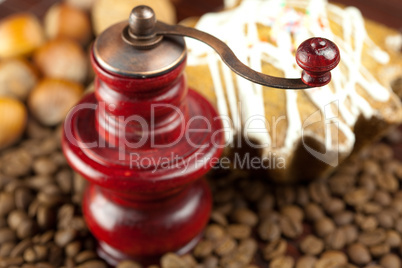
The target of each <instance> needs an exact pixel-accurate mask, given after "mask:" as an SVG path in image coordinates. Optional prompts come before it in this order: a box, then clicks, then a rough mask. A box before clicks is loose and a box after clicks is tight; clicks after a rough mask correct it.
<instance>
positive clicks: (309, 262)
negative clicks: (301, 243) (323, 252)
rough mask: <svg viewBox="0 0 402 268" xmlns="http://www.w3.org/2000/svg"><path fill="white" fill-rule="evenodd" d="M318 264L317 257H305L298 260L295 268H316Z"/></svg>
mask: <svg viewBox="0 0 402 268" xmlns="http://www.w3.org/2000/svg"><path fill="white" fill-rule="evenodd" d="M316 262H317V258H316V257H313V256H310V255H305V256H302V257H300V258H299V259H298V260H297V262H296V267H295V268H314V267H315V263H316Z"/></svg>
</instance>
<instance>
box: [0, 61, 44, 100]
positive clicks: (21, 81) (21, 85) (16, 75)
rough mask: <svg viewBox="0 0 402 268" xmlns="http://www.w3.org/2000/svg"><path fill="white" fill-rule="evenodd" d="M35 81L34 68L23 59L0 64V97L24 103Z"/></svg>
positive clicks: (36, 77)
mask: <svg viewBox="0 0 402 268" xmlns="http://www.w3.org/2000/svg"><path fill="white" fill-rule="evenodd" d="M37 81H38V76H37V72H36V70H35V68H34V67H33V66H32V65H31V64H30V63H29V62H28V61H26V60H24V59H20V58H12V59H8V60H5V61H3V62H1V63H0V96H3V97H11V98H16V99H19V100H22V101H24V100H25V99H26V98H27V97H28V94H29V92H30V91H31V89H32V88H33V87H34V86H35V84H36V83H37Z"/></svg>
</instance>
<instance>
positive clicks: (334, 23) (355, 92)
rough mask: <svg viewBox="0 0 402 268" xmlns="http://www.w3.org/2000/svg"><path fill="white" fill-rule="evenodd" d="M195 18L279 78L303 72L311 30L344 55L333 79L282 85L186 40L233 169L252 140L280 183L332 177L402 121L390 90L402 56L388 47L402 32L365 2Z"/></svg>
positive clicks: (272, 6) (192, 80)
mask: <svg viewBox="0 0 402 268" xmlns="http://www.w3.org/2000/svg"><path fill="white" fill-rule="evenodd" d="M228 2H230V1H228ZM194 23H195V25H194V26H195V27H196V28H197V29H199V30H202V31H205V32H208V33H210V34H212V35H214V36H216V37H217V38H219V39H221V40H223V41H224V42H226V43H227V44H228V46H229V47H230V48H231V49H232V50H233V51H234V53H235V54H236V55H237V57H238V58H239V59H240V60H241V61H242V62H243V63H245V64H247V65H249V66H250V67H251V68H253V69H254V70H256V71H261V72H263V73H267V74H269V75H273V76H280V77H286V78H300V75H301V71H302V69H300V68H299V67H298V66H297V65H296V61H295V56H294V55H295V51H296V49H297V47H298V45H299V44H300V43H302V42H303V41H304V40H306V39H308V38H310V37H313V36H317V37H324V38H327V39H330V40H332V41H333V42H334V43H336V44H337V45H338V47H339V50H340V53H341V62H340V64H339V65H338V67H337V68H335V69H334V70H333V71H332V72H331V73H332V81H331V82H330V83H329V84H328V85H327V86H324V87H319V88H311V89H306V90H297V91H296V90H282V89H274V88H265V87H263V86H260V85H257V84H253V83H252V82H249V81H247V80H245V79H244V78H242V77H239V76H237V75H235V74H234V73H233V72H231V71H230V69H229V68H228V67H227V66H225V65H224V64H223V63H222V61H221V60H220V58H219V56H218V55H217V54H216V53H215V52H214V51H213V50H212V49H211V48H209V47H208V46H207V45H205V44H203V43H201V42H199V41H196V40H191V39H187V40H186V41H187V46H188V66H187V69H186V73H187V78H188V84H189V87H190V88H192V89H194V90H196V91H199V92H201V93H202V94H203V95H204V96H206V97H207V98H208V99H209V100H210V101H211V102H212V103H213V104H214V105H215V107H216V108H217V109H218V111H219V113H220V115H221V118H222V119H223V120H222V121H223V124H224V127H225V130H226V131H225V138H226V141H227V150H226V152H227V156H228V155H230V156H231V159H232V162H231V164H232V166H234V167H236V165H237V167H238V166H239V163H240V162H239V161H238V160H239V159H240V161H243V162H242V164H243V165H244V161H248V160H247V159H245V158H244V157H248V153H247V152H244V150H242V151H241V152H242V153H241V155H240V156H239V155H234V154H238V150H236V148H239V147H244V145H245V144H246V145H247V146H246V147H251V148H254V150H253V151H256V152H258V155H259V157H260V159H262V162H261V167H262V169H263V170H266V171H267V172H268V176H269V177H271V178H272V179H274V180H276V181H279V182H292V181H296V180H305V179H315V178H320V177H325V176H328V174H329V173H330V172H331V171H333V170H334V168H336V167H337V166H338V165H339V164H340V163H341V162H342V161H343V160H345V159H346V158H348V157H351V156H352V155H354V154H355V153H357V152H358V151H360V150H361V149H362V148H364V147H365V145H367V144H369V143H372V142H373V141H375V140H376V139H378V138H379V137H381V136H382V135H383V134H384V133H385V131H387V129H389V128H391V127H392V126H395V125H398V124H400V123H401V122H402V106H401V101H400V99H399V97H397V95H396V94H395V93H394V92H393V91H392V88H391V84H392V82H393V81H394V80H395V79H397V77H398V76H400V75H401V74H402V56H401V55H400V54H398V53H397V52H395V51H391V50H387V48H386V44H385V40H386V37H387V36H390V35H393V34H395V32H394V31H393V30H391V29H388V28H386V27H384V26H382V25H379V24H377V23H374V22H371V21H369V20H366V19H365V18H363V16H362V14H361V13H360V11H359V10H358V9H357V8H354V7H342V6H338V5H335V4H330V3H328V2H327V1H324V0H297V1H296V0H293V1H292V0H281V1H279V0H262V1H258V0H243V1H239V3H237V4H235V5H234V6H233V7H231V8H227V9H225V10H223V11H221V12H217V13H209V14H205V15H204V16H202V17H200V18H199V19H197V20H196V21H194ZM184 24H186V25H190V26H191V25H192V24H193V22H192V21H191V20H187V21H186V22H184ZM239 137H240V138H239ZM236 159H237V160H236ZM264 163H265V165H264ZM267 163H268V164H267ZM246 166H248V165H247V163H246ZM241 168H244V166H243V167H241ZM253 168H255V167H253Z"/></svg>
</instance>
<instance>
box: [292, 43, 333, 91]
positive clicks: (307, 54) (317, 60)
mask: <svg viewBox="0 0 402 268" xmlns="http://www.w3.org/2000/svg"><path fill="white" fill-rule="evenodd" d="M340 59H341V56H340V53H339V49H338V47H337V46H336V45H335V44H334V43H333V42H332V41H330V40H328V39H325V38H319V37H314V38H310V39H307V40H306V41H304V42H303V43H301V44H300V46H299V47H298V48H297V51H296V62H297V64H298V65H299V66H300V67H301V68H302V69H303V73H302V77H301V79H302V81H303V82H304V83H305V84H306V85H308V86H311V87H321V86H325V85H326V84H328V83H329V82H330V81H331V73H330V71H331V70H332V69H334V68H335V67H336V66H337V65H338V63H339V61H340Z"/></svg>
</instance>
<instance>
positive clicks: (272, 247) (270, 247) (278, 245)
mask: <svg viewBox="0 0 402 268" xmlns="http://www.w3.org/2000/svg"><path fill="white" fill-rule="evenodd" d="M287 245H288V244H287V242H286V240H284V239H278V240H274V241H272V242H269V243H268V244H267V245H266V246H265V247H264V249H263V256H264V259H265V260H267V261H269V260H271V259H273V258H275V257H277V256H280V255H283V254H285V252H286V248H287Z"/></svg>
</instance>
